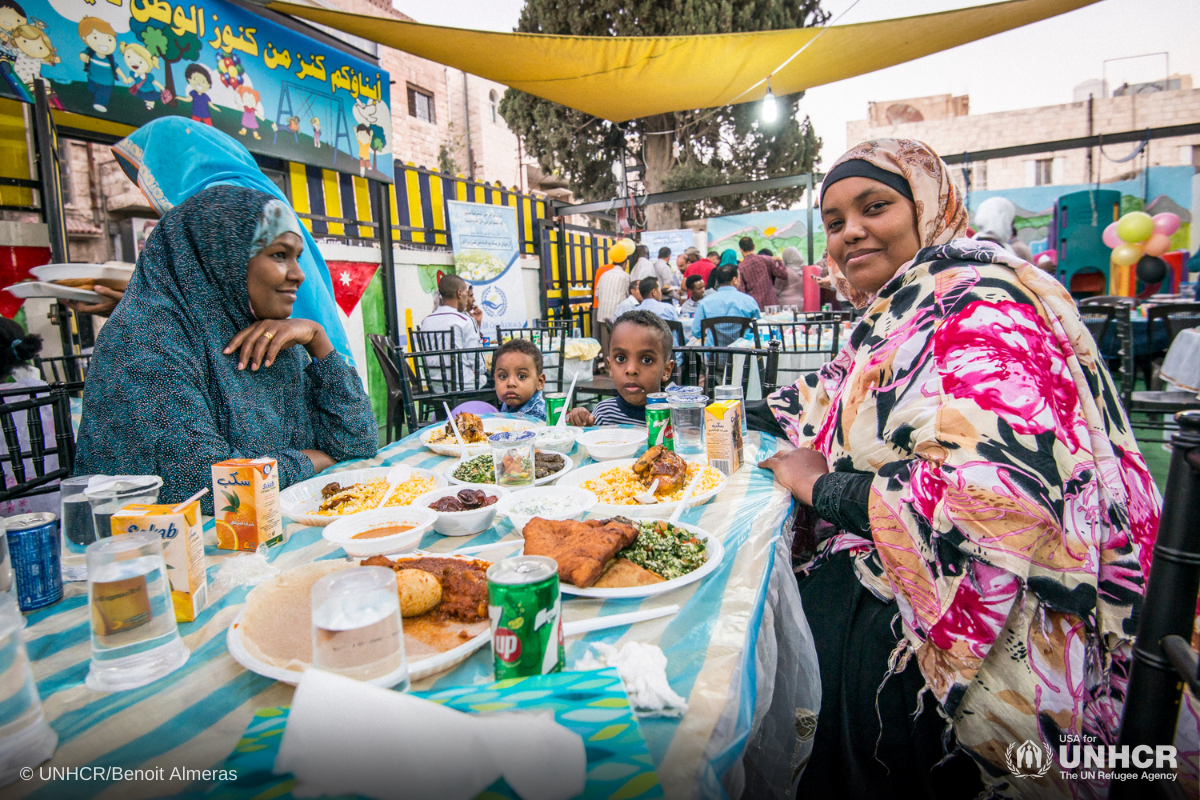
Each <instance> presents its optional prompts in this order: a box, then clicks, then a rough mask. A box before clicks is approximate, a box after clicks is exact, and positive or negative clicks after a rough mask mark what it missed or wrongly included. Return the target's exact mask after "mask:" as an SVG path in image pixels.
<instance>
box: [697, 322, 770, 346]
mask: <svg viewBox="0 0 1200 800" xmlns="http://www.w3.org/2000/svg"><path fill="white" fill-rule="evenodd" d="M747 328H749V329H750V330H752V331H754V346H755V347H760V346H761V343H760V342H759V340H758V330H757V329H756V328H755V327H754V320H752V319H750V318H749V317H705V318H704V319H702V320H700V346H702V347H713V346H716V347H729V345H731V344H733V343H734V342H736V341H737V340H738V339H741V338H742V336H744V335H745V333H746V329H747ZM710 331H711V332H712V337H709V335H708V334H709V332H710ZM710 342H712V343H713V344H710Z"/></svg>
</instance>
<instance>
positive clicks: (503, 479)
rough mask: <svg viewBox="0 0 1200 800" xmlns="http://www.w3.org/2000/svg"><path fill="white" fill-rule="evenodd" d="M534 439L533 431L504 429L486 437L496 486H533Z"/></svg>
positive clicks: (535, 437) (535, 436)
mask: <svg viewBox="0 0 1200 800" xmlns="http://www.w3.org/2000/svg"><path fill="white" fill-rule="evenodd" d="M536 441H537V434H536V433H535V432H533V431H504V432H501V433H493V434H492V435H491V436H489V437H488V444H490V445H491V447H492V465H493V467H494V468H495V470H496V485H497V486H503V487H505V488H508V487H511V486H516V487H520V486H533V481H534V479H535V477H536V474H535V473H536V470H535V468H534V462H533V455H534V453H533V445H534V442H536Z"/></svg>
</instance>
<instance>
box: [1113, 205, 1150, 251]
mask: <svg viewBox="0 0 1200 800" xmlns="http://www.w3.org/2000/svg"><path fill="white" fill-rule="evenodd" d="M1153 233H1154V218H1153V217H1151V216H1150V215H1149V214H1147V213H1146V212H1145V211H1130V212H1129V213H1128V214H1126V215H1125V216H1123V217H1121V218H1120V219H1119V220H1117V236H1118V237H1119V238H1120V239H1121V241H1123V242H1128V243H1130V244H1137V243H1138V242H1144V241H1146V240H1147V239H1149V238H1150V236H1151V235H1152V234H1153Z"/></svg>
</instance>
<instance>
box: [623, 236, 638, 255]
mask: <svg viewBox="0 0 1200 800" xmlns="http://www.w3.org/2000/svg"><path fill="white" fill-rule="evenodd" d="M619 244H620V245H621V247H624V248H625V257H626V258H629V257H630V256H631V255H633V251H634V250H637V242H635V241H634V240H633V239H629V238H625V239H622V240H621V241H620V243H619Z"/></svg>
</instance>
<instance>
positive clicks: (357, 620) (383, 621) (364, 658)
mask: <svg viewBox="0 0 1200 800" xmlns="http://www.w3.org/2000/svg"><path fill="white" fill-rule="evenodd" d="M403 630H404V629H403V624H402V623H401V622H400V595H399V594H397V592H396V573H395V572H393V571H392V570H390V569H388V568H387V567H351V568H350V569H346V570H341V571H339V572H335V573H333V574H330V575H326V576H325V577H324V578H321V579H320V580H319V581H317V582H316V583H315V584H313V588H312V635H313V662H312V663H313V666H314V667H316V668H317V669H323V670H325V671H326V672H336V673H338V674H339V675H345V676H346V677H348V678H354V679H355V680H359V681H370V680H375V679H378V678H385V677H386V678H388V682H387V685H388V686H400V689H401V691H405V690H407V689H408V662H407V661H406V660H405V658H404V636H403ZM392 678H394V679H395V680H394V681H393V680H392Z"/></svg>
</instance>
